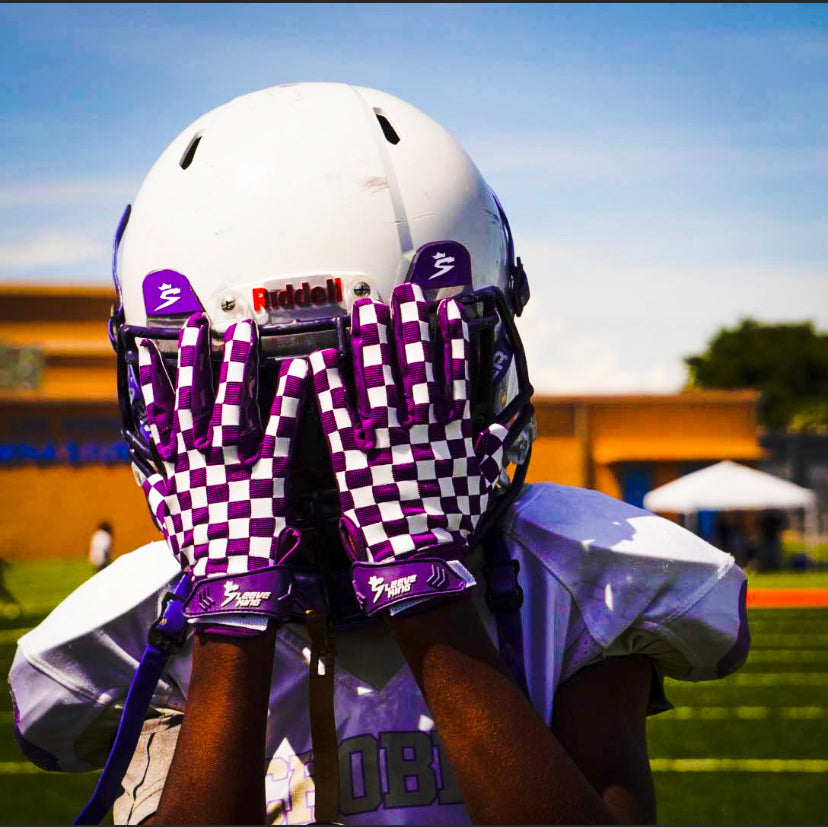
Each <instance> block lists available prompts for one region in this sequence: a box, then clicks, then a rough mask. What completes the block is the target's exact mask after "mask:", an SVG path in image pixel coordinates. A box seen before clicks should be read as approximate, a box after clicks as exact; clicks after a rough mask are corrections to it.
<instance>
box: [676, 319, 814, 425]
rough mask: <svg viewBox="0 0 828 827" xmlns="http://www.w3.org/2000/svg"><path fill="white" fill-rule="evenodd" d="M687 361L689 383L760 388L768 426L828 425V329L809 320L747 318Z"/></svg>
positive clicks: (762, 414) (762, 415) (761, 417)
mask: <svg viewBox="0 0 828 827" xmlns="http://www.w3.org/2000/svg"><path fill="white" fill-rule="evenodd" d="M684 361H685V363H686V365H687V370H688V382H687V386H688V387H690V388H755V389H756V390H758V391H760V392H761V394H762V401H761V403H760V407H759V421H760V423H761V424H762V425H764V426H765V427H767V428H770V429H775V430H776V429H782V428H788V429H791V430H806V429H814V428H818V429H821V428H825V427H828V334H823V333H817V332H816V331H815V330H814V326H813V324H812V323H811V322H801V323H796V324H777V325H767V324H761V323H759V322H757V321H755V320H753V319H743V320H742V321H741V323H740V324H739V326H738V327H735V328H732V329H727V328H724V329H722V330H720V331H719V332H718V333H717V334H716V335H715V336H714V337H713V339H712V340H711V341H710V344H709V345H708V347H707V350H706V351H705V352H704V353H702V354H701V355H698V356H688V357H686V358H685V360H684Z"/></svg>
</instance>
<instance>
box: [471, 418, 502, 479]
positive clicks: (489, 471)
mask: <svg viewBox="0 0 828 827" xmlns="http://www.w3.org/2000/svg"><path fill="white" fill-rule="evenodd" d="M508 434H509V431H508V429H507V428H504V427H503V426H502V425H498V424H494V425H492V426H490V427H489V428H487V429H486V430H485V431H482V432H481V433H480V436H478V437H477V440H476V442H475V443H474V452H475V454H476V456H477V459H478V462H479V463H480V474H481V476H482V477H483V479H484V480H485V482H486V486H487V487H488V488H489V489H491V487H492V486H493V485H494V484H495V483H496V482H497V479H498V477H499V476H500V472H501V471H502V470H503V451H504V447H503V446H504V444H505V442H506V437H507V436H508Z"/></svg>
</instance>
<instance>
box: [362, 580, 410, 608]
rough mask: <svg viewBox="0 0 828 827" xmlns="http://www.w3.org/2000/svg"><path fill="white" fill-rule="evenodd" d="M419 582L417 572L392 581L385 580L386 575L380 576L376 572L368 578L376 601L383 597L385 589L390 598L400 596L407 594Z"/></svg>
mask: <svg viewBox="0 0 828 827" xmlns="http://www.w3.org/2000/svg"><path fill="white" fill-rule="evenodd" d="M416 582H417V575H416V574H409V575H408V576H407V577H398V578H397V579H396V580H392V581H391V582H390V583H386V582H385V578H384V577H379V576H378V575H376V574H374V575H372V576H371V577H370V578H369V579H368V585H369V586H370V587H371V591H373V592H374V603H377V602H379V600H380V599H381V598H382V593H383V591H384V592H385V597H386V599H388V600H392V599H393V598H395V597H399V596H400V595H401V594H407V593H408V592H410V591H411V587H412V586H413V585H414V583H416Z"/></svg>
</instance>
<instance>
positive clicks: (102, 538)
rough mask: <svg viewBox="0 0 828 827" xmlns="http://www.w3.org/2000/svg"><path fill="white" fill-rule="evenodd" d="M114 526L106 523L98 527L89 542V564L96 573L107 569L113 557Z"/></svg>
mask: <svg viewBox="0 0 828 827" xmlns="http://www.w3.org/2000/svg"><path fill="white" fill-rule="evenodd" d="M112 534H113V532H112V526H111V525H110V524H109V523H108V522H106V521H104V522H102V523H100V524H99V525H98V527H97V528H96V529H95V532H94V533H93V534H92V537H91V538H90V540H89V562H90V563H91V564H92V565H93V566H94V567H95V571H101V569H105V568H106V567H107V566H108V565H109V563H110V560H111V557H112Z"/></svg>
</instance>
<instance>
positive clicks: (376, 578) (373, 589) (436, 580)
mask: <svg viewBox="0 0 828 827" xmlns="http://www.w3.org/2000/svg"><path fill="white" fill-rule="evenodd" d="M435 550H436V549H435ZM351 573H352V576H353V581H354V593H355V594H356V598H357V602H358V603H359V605H360V608H361V609H362V611H363V612H365V614H367V615H373V614H376V613H377V612H381V611H384V610H385V609H390V608H391V607H393V606H395V605H398V604H400V603H403V602H405V603H410V602H411V601H417V602H419V601H420V600H422V599H427V598H430V597H444V596H448V595H450V594H456V593H459V592H462V591H465V590H466V589H468V588H469V587H471V586H473V585H475V579H474V577H473V576H472V574H471V572H469V571H468V569H466V567H465V566H463V564H462V563H460V561H459V560H448V561H447V560H444V559H442V558H440V557H417V558H414V559H408V560H393V561H387V562H381V563H362V562H356V563H354V564H353V568H352V572H351Z"/></svg>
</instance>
